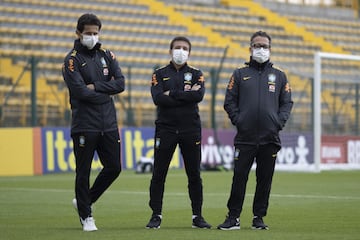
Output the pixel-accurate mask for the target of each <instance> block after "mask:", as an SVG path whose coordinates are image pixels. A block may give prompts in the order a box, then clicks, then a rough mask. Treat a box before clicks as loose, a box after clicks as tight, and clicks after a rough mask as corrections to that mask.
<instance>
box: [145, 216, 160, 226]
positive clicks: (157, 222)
mask: <svg viewBox="0 0 360 240" xmlns="http://www.w3.org/2000/svg"><path fill="white" fill-rule="evenodd" d="M160 224H161V216H160V215H152V216H151V218H150V221H149V223H148V224H147V225H146V228H148V229H150V228H155V229H157V228H160Z"/></svg>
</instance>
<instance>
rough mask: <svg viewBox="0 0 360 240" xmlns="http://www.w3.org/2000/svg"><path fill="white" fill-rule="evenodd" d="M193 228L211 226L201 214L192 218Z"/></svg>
mask: <svg viewBox="0 0 360 240" xmlns="http://www.w3.org/2000/svg"><path fill="white" fill-rule="evenodd" d="M192 227H193V228H211V225H210V224H208V223H207V222H206V221H205V219H204V218H203V217H202V216H196V217H195V218H194V219H193V220H192Z"/></svg>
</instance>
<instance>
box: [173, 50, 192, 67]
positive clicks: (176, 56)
mask: <svg viewBox="0 0 360 240" xmlns="http://www.w3.org/2000/svg"><path fill="white" fill-rule="evenodd" d="M188 57H189V52H188V51H185V50H183V49H174V50H173V52H172V59H173V61H174V62H175V63H176V64H177V65H183V64H184V63H186V61H187V60H188Z"/></svg>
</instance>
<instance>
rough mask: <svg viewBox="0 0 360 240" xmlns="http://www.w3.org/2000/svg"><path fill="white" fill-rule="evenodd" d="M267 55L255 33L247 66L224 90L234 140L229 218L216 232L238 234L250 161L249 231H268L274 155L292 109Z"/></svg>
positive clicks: (281, 76)
mask: <svg viewBox="0 0 360 240" xmlns="http://www.w3.org/2000/svg"><path fill="white" fill-rule="evenodd" d="M270 49H271V37H270V36H269V35H268V34H267V33H266V32H263V31H258V32H255V33H254V34H253V35H252V36H251V38H250V54H251V56H250V61H249V62H247V63H245V66H243V67H241V68H238V69H236V70H235V71H234V73H233V75H232V76H231V78H230V81H229V84H228V86H227V90H226V95H225V101H224V108H225V111H226V112H227V114H228V116H229V118H230V120H231V123H232V124H233V125H234V126H235V127H236V129H237V134H236V136H235V138H234V175H233V181H232V186H231V192H230V197H229V199H228V202H227V207H228V215H227V217H226V219H225V221H224V223H222V224H220V225H219V226H218V229H221V230H236V229H240V221H239V217H240V213H241V211H242V207H243V203H244V198H245V190H246V184H247V180H248V175H249V172H250V169H251V167H252V165H253V163H254V161H256V190H255V196H254V200H253V219H252V229H264V230H267V229H269V227H268V226H267V225H266V224H265V223H264V221H263V217H265V216H266V214H267V209H268V205H269V196H270V189H271V183H272V177H273V174H274V169H275V161H276V155H277V152H278V151H279V150H280V148H281V142H280V138H279V131H280V130H281V129H282V128H283V127H284V126H285V123H286V121H287V120H288V119H289V116H290V112H291V109H292V106H293V101H292V99H291V89H290V86H289V83H288V81H287V77H286V75H285V73H284V72H283V71H281V70H280V69H278V68H276V67H274V66H273V64H272V63H271V62H270Z"/></svg>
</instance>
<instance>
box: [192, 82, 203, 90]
mask: <svg viewBox="0 0 360 240" xmlns="http://www.w3.org/2000/svg"><path fill="white" fill-rule="evenodd" d="M200 88H201V85H199V84H197V83H196V84H194V85H193V86H192V87H191V91H197V90H199V89H200Z"/></svg>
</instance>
